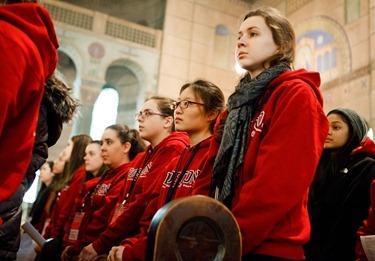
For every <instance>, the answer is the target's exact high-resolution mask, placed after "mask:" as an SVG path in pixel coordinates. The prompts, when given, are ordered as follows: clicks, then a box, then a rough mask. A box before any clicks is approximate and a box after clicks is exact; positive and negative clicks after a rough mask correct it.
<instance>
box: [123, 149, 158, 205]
mask: <svg viewBox="0 0 375 261" xmlns="http://www.w3.org/2000/svg"><path fill="white" fill-rule="evenodd" d="M154 152H155V150H149V151H148V154H147V155H146V157H145V158H144V159H143V161H142V164H141V168H139V169H138V170H137V172H136V173H135V175H134V178H133V180H132V183H131V184H130V188H129V191H128V193H126V196H125V199H124V200H123V201H122V203H121V204H122V205H125V204H126V201H127V200H128V198H129V196H130V194H131V193H132V191H133V189H134V187H135V183H136V182H137V180H138V177H139V176H140V175H141V172H142V170H143V169H144V168H145V167H146V166H147V164H148V161H149V160H150V158H151V156H152V155H153V154H154Z"/></svg>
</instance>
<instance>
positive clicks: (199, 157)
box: [108, 80, 224, 260]
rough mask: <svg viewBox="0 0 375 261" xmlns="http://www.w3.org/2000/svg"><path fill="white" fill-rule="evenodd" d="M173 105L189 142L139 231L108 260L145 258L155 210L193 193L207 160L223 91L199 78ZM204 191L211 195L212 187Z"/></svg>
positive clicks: (161, 183)
mask: <svg viewBox="0 0 375 261" xmlns="http://www.w3.org/2000/svg"><path fill="white" fill-rule="evenodd" d="M172 106H173V108H174V109H175V125H176V130H178V131H185V132H186V133H187V134H188V136H189V140H190V145H189V146H187V147H186V148H185V150H184V151H183V153H182V154H181V156H179V157H176V158H174V159H173V160H171V162H170V164H169V165H168V166H167V167H166V169H165V170H164V172H163V173H164V174H163V175H160V178H159V181H158V184H157V185H156V186H155V187H154V190H153V193H152V196H151V198H152V200H151V201H150V203H149V204H148V206H147V208H146V210H145V212H144V214H143V216H142V219H141V221H140V230H139V231H138V234H137V235H135V236H133V237H131V238H127V239H125V240H123V242H122V243H121V246H118V247H113V248H112V250H111V251H110V254H109V257H108V259H109V260H144V259H145V253H146V252H145V251H146V243H147V231H148V227H149V224H150V222H151V220H152V218H153V216H154V214H155V213H156V212H157V210H158V209H159V208H161V207H162V206H164V205H165V204H166V203H168V202H169V201H171V200H173V199H177V198H181V197H187V196H190V195H192V194H193V193H194V185H195V180H196V179H199V178H200V176H199V174H200V173H201V170H202V167H203V165H204V164H205V158H206V154H207V151H208V148H209V144H210V142H211V135H212V132H213V126H214V123H215V121H216V118H217V116H218V115H219V113H220V112H221V111H222V110H223V108H224V95H223V93H222V92H221V90H220V89H219V88H218V87H217V86H216V85H214V84H213V83H210V82H208V81H204V80H196V81H194V82H191V83H186V84H185V85H183V86H182V88H181V90H180V97H179V98H178V101H177V102H174V103H173V104H172ZM206 182H208V183H210V179H208V180H207V179H206ZM207 187H209V184H207ZM201 193H202V194H205V195H208V194H209V190H206V191H201Z"/></svg>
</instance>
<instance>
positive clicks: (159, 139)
mask: <svg viewBox="0 0 375 261" xmlns="http://www.w3.org/2000/svg"><path fill="white" fill-rule="evenodd" d="M170 134H171V133H170V132H162V133H160V134H159V135H158V136H157V137H155V138H153V139H152V140H148V142H150V144H151V147H152V148H155V147H156V146H158V145H159V143H160V142H162V141H163V140H164V139H165V138H166V137H168V136H169V135H170Z"/></svg>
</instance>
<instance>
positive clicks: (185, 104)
mask: <svg viewBox="0 0 375 261" xmlns="http://www.w3.org/2000/svg"><path fill="white" fill-rule="evenodd" d="M190 104H198V105H204V104H203V103H200V102H193V101H188V100H182V101H178V102H172V103H171V109H172V110H175V109H177V107H178V106H180V108H181V109H186V108H187V107H189V105H190Z"/></svg>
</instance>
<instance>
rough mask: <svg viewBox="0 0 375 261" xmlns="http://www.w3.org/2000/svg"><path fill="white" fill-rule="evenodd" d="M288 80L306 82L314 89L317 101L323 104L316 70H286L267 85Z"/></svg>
mask: <svg viewBox="0 0 375 261" xmlns="http://www.w3.org/2000/svg"><path fill="white" fill-rule="evenodd" d="M288 81H293V82H296V81H303V82H305V83H307V84H308V85H309V86H310V87H311V89H312V90H313V91H314V93H315V95H316V97H317V99H318V101H319V103H320V104H321V105H322V106H323V96H322V94H321V92H320V90H319V86H320V75H319V73H318V72H310V71H306V70H305V69H299V70H296V71H287V72H285V73H282V74H280V76H279V77H277V78H276V79H274V80H273V81H272V82H271V83H270V84H269V87H270V88H272V87H276V86H278V85H280V84H281V83H286V82H288Z"/></svg>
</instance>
